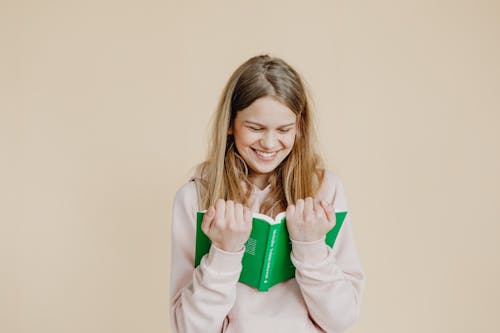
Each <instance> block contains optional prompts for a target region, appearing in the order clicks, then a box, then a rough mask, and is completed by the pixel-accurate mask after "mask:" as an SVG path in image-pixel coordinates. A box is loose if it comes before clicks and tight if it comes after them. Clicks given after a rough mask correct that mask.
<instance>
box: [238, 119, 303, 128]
mask: <svg viewBox="0 0 500 333" xmlns="http://www.w3.org/2000/svg"><path fill="white" fill-rule="evenodd" d="M244 122H245V123H247V124H251V125H255V126H260V127H266V126H264V125H262V124H259V123H256V122H253V121H249V120H245V121H244ZM295 124H296V122H295V121H294V122H293V123H289V124H285V125H281V126H278V128H283V127H289V126H293V125H295Z"/></svg>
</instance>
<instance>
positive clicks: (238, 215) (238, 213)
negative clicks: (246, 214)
mask: <svg viewBox="0 0 500 333" xmlns="http://www.w3.org/2000/svg"><path fill="white" fill-rule="evenodd" d="M234 217H235V219H236V221H238V223H241V222H244V218H243V205H242V204H240V203H237V204H235V205H234Z"/></svg>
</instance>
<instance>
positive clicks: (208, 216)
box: [201, 206, 215, 234]
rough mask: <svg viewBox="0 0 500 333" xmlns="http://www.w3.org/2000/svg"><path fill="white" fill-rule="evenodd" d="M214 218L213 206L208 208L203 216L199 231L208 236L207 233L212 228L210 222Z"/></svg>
mask: <svg viewBox="0 0 500 333" xmlns="http://www.w3.org/2000/svg"><path fill="white" fill-rule="evenodd" d="M214 217H215V208H214V206H210V207H209V208H208V209H207V211H206V212H205V214H204V215H203V220H202V221H201V230H202V231H203V232H204V233H205V234H208V231H209V230H210V227H211V226H212V222H213V221H214Z"/></svg>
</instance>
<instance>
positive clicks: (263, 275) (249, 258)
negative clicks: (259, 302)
mask: <svg viewBox="0 0 500 333" xmlns="http://www.w3.org/2000/svg"><path fill="white" fill-rule="evenodd" d="M203 214H204V212H198V213H197V218H196V219H197V223H196V251H195V262H194V266H195V267H197V266H198V265H199V264H200V261H201V258H202V257H203V256H204V255H205V254H206V253H208V251H209V249H210V244H211V242H210V239H209V238H208V237H207V236H206V235H205V234H204V233H203V231H202V230H201V221H202V220H203ZM346 215H347V212H336V213H335V216H336V224H335V227H333V228H332V230H330V231H329V232H328V233H327V234H326V238H325V243H326V244H327V245H328V246H330V247H333V244H334V243H335V239H336V238H337V235H338V233H339V231H340V228H341V226H342V224H343V222H344V219H345V216H346ZM252 224H253V225H252V231H251V233H250V237H249V238H248V241H247V242H246V243H245V253H244V255H243V259H242V270H241V274H240V279H239V281H240V282H241V283H244V284H246V285H249V286H251V287H254V288H257V289H258V290H259V291H267V290H268V289H269V288H270V287H272V286H274V285H276V284H278V283H280V282H283V281H285V280H288V279H291V278H293V277H295V267H294V266H293V264H292V261H291V259H290V253H291V251H292V244H291V241H290V237H289V236H288V230H287V228H286V218H285V213H284V212H283V213H280V214H278V215H277V216H276V219H272V218H271V217H269V216H267V215H264V214H258V213H255V214H253V221H252Z"/></svg>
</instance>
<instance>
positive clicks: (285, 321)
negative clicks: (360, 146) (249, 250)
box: [170, 55, 364, 333]
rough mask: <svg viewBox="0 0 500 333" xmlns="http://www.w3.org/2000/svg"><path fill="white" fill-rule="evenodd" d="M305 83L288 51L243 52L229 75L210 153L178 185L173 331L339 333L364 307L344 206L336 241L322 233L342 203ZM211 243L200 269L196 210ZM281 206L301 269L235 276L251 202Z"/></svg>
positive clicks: (272, 210) (260, 207)
mask: <svg viewBox="0 0 500 333" xmlns="http://www.w3.org/2000/svg"><path fill="white" fill-rule="evenodd" d="M314 137H315V133H314V130H313V124H312V114H311V109H310V103H309V101H308V97H307V94H306V90H305V88H304V85H303V83H302V80H301V78H300V76H299V75H298V73H297V72H296V71H295V70H294V69H293V68H292V67H291V66H290V65H288V64H287V63H286V62H284V61H283V60H281V59H279V58H274V57H270V56H267V55H263V56H256V57H253V58H251V59H249V60H247V61H246V62H245V63H243V64H242V65H241V66H240V67H239V68H238V69H236V71H235V72H234V73H233V74H232V76H231V78H230V79H229V81H228V83H227V84H226V86H225V88H224V91H223V93H222V96H221V98H220V102H219V104H218V107H217V111H216V114H215V118H214V123H213V128H212V133H211V139H210V148H209V152H208V157H207V159H206V161H205V162H204V163H202V164H200V165H199V166H198V168H197V171H196V174H195V175H194V177H193V178H192V179H191V181H189V182H188V183H186V184H185V185H184V186H182V187H181V188H180V189H179V190H178V192H177V193H176V196H175V199H174V204H173V220H172V261H171V262H172V266H171V281H170V310H171V311H170V315H171V324H172V327H173V329H174V331H175V332H195V333H200V332H203V333H205V332H206V333H209V332H238V333H246V332H251V333H263V332H273V333H277V332H287V333H290V332H341V331H343V330H345V329H346V328H348V327H349V326H350V325H352V324H353V323H354V322H355V321H356V320H357V318H358V316H359V308H360V303H361V296H362V291H363V285H364V275H363V272H362V269H361V265H360V262H359V259H358V256H357V253H356V248H355V244H354V240H353V234H352V227H351V221H350V215H349V214H347V216H346V219H345V221H344V224H343V225H342V228H341V230H340V232H339V235H338V237H337V240H336V242H335V245H334V247H333V249H331V248H330V247H328V246H327V245H326V244H325V241H324V240H325V234H326V233H327V232H328V231H329V230H330V229H331V228H333V227H334V226H335V222H336V221H335V210H341V211H347V203H346V197H345V192H344V187H343V185H342V182H341V180H340V179H339V177H338V176H337V175H336V174H335V173H333V172H332V171H329V170H325V169H324V168H323V162H322V160H321V158H320V156H319V154H318V153H317V148H316V145H315V141H314ZM203 209H206V210H207V212H206V214H205V216H204V219H203V222H202V230H203V231H204V232H205V234H206V235H207V236H208V237H209V238H210V240H211V241H212V245H211V248H210V250H209V252H208V254H206V255H205V256H204V257H203V258H202V260H201V263H200V265H199V266H198V267H197V268H194V251H195V245H194V244H195V235H196V225H195V223H196V221H195V215H196V212H197V211H199V210H203ZM282 211H286V224H287V229H288V232H289V235H290V239H291V242H292V253H291V260H292V262H293V264H294V265H295V267H296V274H295V278H293V279H290V280H287V281H285V282H282V283H280V284H278V285H276V286H274V287H272V288H270V289H269V291H268V292H259V291H258V290H256V289H254V288H252V287H249V286H247V285H245V284H242V283H239V282H238V278H239V275H240V272H241V259H242V256H243V254H244V251H245V246H244V244H245V242H246V241H247V239H248V237H249V234H250V231H251V228H252V224H251V215H252V213H253V212H260V213H263V214H267V215H270V216H273V217H274V216H275V215H276V214H277V213H279V212H282Z"/></svg>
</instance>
